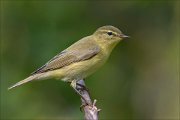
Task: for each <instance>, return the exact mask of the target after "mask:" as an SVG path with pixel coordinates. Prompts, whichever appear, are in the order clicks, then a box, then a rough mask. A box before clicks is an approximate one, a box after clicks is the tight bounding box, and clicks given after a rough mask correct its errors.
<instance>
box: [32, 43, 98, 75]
mask: <svg viewBox="0 0 180 120" xmlns="http://www.w3.org/2000/svg"><path fill="white" fill-rule="evenodd" d="M88 42H89V44H88ZM99 50H100V49H99V46H97V45H95V44H93V42H90V41H87V40H84V41H83V40H82V41H80V42H77V43H75V44H73V45H72V46H70V47H69V48H67V49H66V50H64V51H62V52H61V53H59V54H57V55H56V56H55V57H53V58H52V59H51V60H49V61H48V62H47V63H46V64H45V65H43V66H42V67H40V68H39V69H37V70H36V71H34V72H33V73H32V74H37V73H43V72H47V71H51V70H56V69H59V68H62V67H65V66H67V65H70V64H72V63H75V62H79V61H84V60H87V59H90V58H92V57H94V56H95V55H96V54H97V53H98V52H99Z"/></svg>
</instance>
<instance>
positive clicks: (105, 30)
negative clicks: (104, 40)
mask: <svg viewBox="0 0 180 120" xmlns="http://www.w3.org/2000/svg"><path fill="white" fill-rule="evenodd" d="M100 31H101V32H112V34H114V35H117V33H116V32H113V31H110V30H100Z"/></svg>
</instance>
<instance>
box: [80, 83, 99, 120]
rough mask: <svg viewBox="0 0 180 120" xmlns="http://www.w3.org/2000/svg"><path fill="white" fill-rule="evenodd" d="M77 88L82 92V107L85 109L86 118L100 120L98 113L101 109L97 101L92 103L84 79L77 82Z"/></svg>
mask: <svg viewBox="0 0 180 120" xmlns="http://www.w3.org/2000/svg"><path fill="white" fill-rule="evenodd" d="M77 89H78V90H79V92H80V93H81V96H82V97H83V98H82V97H81V103H82V105H81V109H83V111H84V118H85V120H98V113H99V111H100V109H98V108H97V107H96V101H97V100H94V102H93V103H92V101H91V98H90V95H89V92H88V90H87V89H86V87H85V83H84V80H79V81H78V82H77Z"/></svg>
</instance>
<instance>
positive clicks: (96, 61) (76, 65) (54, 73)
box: [8, 25, 128, 89]
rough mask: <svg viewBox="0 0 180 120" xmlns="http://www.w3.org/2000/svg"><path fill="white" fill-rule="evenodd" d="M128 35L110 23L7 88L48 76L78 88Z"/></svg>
mask: <svg viewBox="0 0 180 120" xmlns="http://www.w3.org/2000/svg"><path fill="white" fill-rule="evenodd" d="M125 37H128V36H126V35H124V34H122V32H121V31H120V30H119V29H118V28H116V27H113V26H110V25H107V26H103V27H100V28H98V29H97V30H96V31H95V32H94V33H93V34H92V35H90V36H87V37H84V38H82V39H80V40H79V41H77V42H76V43H74V44H72V45H71V46H70V47H68V48H67V49H65V50H63V51H62V52H60V53H59V54H58V55H56V56H55V57H54V58H52V59H51V60H50V61H48V62H47V63H46V64H45V65H43V66H42V67H40V68H39V69H37V70H36V71H34V72H33V73H32V74H31V75H30V76H29V77H28V78H26V79H24V80H22V81H20V82H18V83H16V84H15V85H13V86H11V87H9V88H8V89H12V88H14V87H16V86H19V85H21V84H24V83H27V82H29V81H33V80H39V79H49V78H56V79H61V80H63V81H66V82H71V86H72V87H73V88H76V82H77V81H78V80H82V79H84V78H86V77H87V76H89V75H90V74H92V73H93V72H95V71H96V70H97V69H98V68H99V67H100V66H102V65H103V64H104V63H105V62H106V60H107V59H108V57H109V55H110V53H111V51H112V50H113V48H114V47H115V46H116V45H117V43H119V42H120V41H121V40H122V39H123V38H125Z"/></svg>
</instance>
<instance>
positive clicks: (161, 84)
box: [0, 0, 180, 120]
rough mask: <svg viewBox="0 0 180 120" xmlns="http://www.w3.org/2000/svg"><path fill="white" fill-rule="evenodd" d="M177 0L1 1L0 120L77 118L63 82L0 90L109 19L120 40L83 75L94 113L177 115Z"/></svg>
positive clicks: (172, 119)
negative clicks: (100, 63) (102, 60)
mask: <svg viewBox="0 0 180 120" xmlns="http://www.w3.org/2000/svg"><path fill="white" fill-rule="evenodd" d="M179 4H180V2H179V0H177V1H176V0H169V1H167V0H165V1H163V0H162V1H161V0H158V1H153V0H150V1H143V0H136V1H135V0H134V1H133V0H128V1H118V0H116V1H99V2H97V1H61V0H60V1H56V0H55V1H51V0H49V1H47V0H46V1H41V0H37V1H36V0H33V1H29V2H28V1H25V0H24V1H23V0H22V1H21V0H17V1H16V0H12V1H10V0H9V1H8V0H1V13H0V14H1V83H0V85H1V119H2V120H4V119H18V120H20V119H67V120H68V119H82V118H83V113H81V112H80V110H79V106H80V104H81V103H80V99H79V96H78V95H76V94H75V92H74V91H73V90H72V88H71V87H70V86H69V84H67V83H64V82H62V81H58V80H54V79H51V80H46V81H35V82H30V83H28V84H25V85H23V86H20V87H18V88H16V89H13V90H12V91H7V88H8V87H9V86H10V85H12V84H14V83H15V82H18V81H20V80H22V79H24V78H26V77H27V76H28V75H29V74H30V73H31V72H33V71H34V70H35V69H37V68H38V67H40V66H41V65H43V64H44V63H46V62H47V61H48V60H49V59H50V58H52V57H53V56H55V55H56V54H57V53H59V52H60V51H62V50H63V49H65V48H66V47H68V46H69V45H71V44H72V43H74V42H75V41H77V40H79V39H80V38H82V37H84V36H87V35H90V34H92V33H93V32H94V31H95V30H96V29H97V28H98V27H101V26H103V25H113V26H116V27H118V28H120V29H121V31H123V33H125V34H127V35H129V36H131V38H129V39H126V40H124V41H122V42H121V43H120V44H119V45H118V46H117V47H116V48H115V49H114V51H113V52H112V55H111V57H110V59H109V61H108V62H107V64H105V66H103V68H101V69H100V70H99V71H98V72H96V73H95V74H93V75H91V76H90V77H88V78H87V79H86V85H87V86H88V88H89V89H90V93H91V96H92V98H93V99H95V98H96V99H97V100H98V102H97V106H98V108H101V109H102V111H101V112H100V116H99V117H100V118H101V119H137V120H138V119H143V120H144V119H148V120H149V119H153V120H156V119H161V120H165V119H166V120H176V119H178V118H179V39H180V37H179V34H180V29H179V26H180V24H179V23H180V17H179V15H180V8H179V7H180V6H179Z"/></svg>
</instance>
